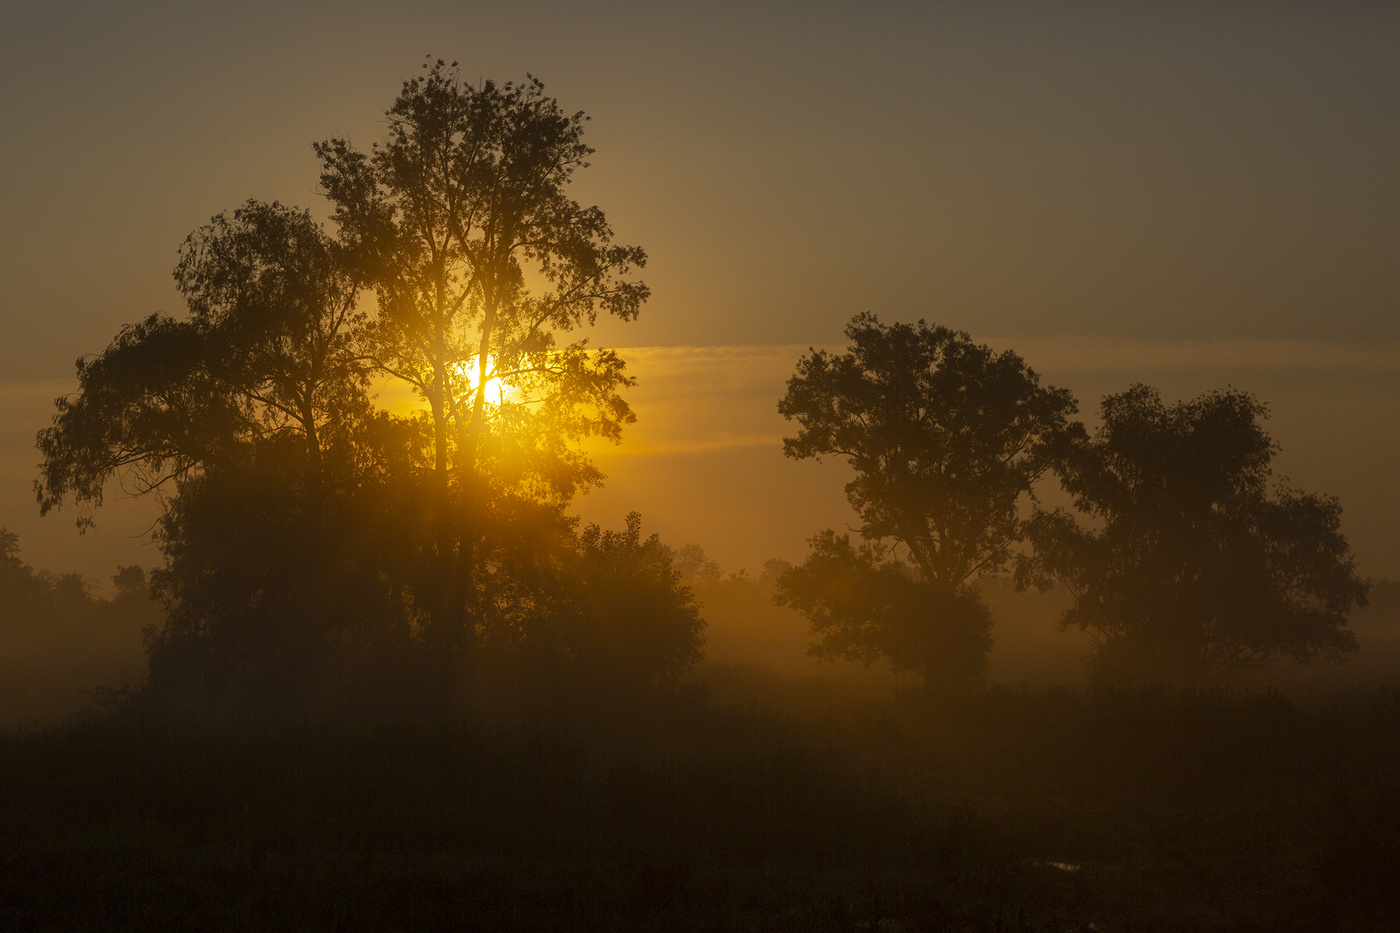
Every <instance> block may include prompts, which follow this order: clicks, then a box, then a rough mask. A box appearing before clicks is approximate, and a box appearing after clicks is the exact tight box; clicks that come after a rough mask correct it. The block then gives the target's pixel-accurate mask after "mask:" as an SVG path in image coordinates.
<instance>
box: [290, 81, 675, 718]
mask: <svg viewBox="0 0 1400 933" xmlns="http://www.w3.org/2000/svg"><path fill="white" fill-rule="evenodd" d="M424 69H425V73H424V74H422V75H420V76H418V77H415V78H413V79H411V80H409V81H406V82H404V85H403V89H402V91H401V92H400V94H399V97H398V99H397V100H396V101H395V102H394V104H393V106H392V107H390V108H389V110H388V112H387V116H388V122H389V130H388V135H387V138H386V139H385V140H384V141H383V142H381V143H378V144H376V145H375V147H374V148H373V149H372V150H371V151H370V152H369V153H365V152H363V151H361V150H358V149H356V148H355V147H354V146H352V145H351V144H350V143H349V142H348V141H347V140H344V139H332V140H328V141H325V142H322V143H319V144H317V145H316V147H315V148H316V152H317V154H318V155H319V157H320V159H321V163H322V168H321V187H322V190H323V191H324V192H325V194H326V196H327V197H328V198H329V199H330V201H331V203H332V205H333V206H334V220H335V222H336V224H337V225H338V226H339V228H340V231H341V239H342V241H343V242H345V243H346V244H347V246H348V248H349V251H350V255H351V256H353V257H354V261H355V263H356V267H357V269H358V270H359V274H360V275H361V277H362V279H363V280H364V281H365V282H367V283H370V284H371V285H372V286H373V287H374V289H375V291H376V294H377V296H378V304H379V310H378V316H377V319H376V322H375V327H374V340H373V347H374V353H375V357H376V362H377V364H378V366H379V368H380V369H381V370H382V371H384V372H386V373H388V374H390V375H392V376H395V377H398V378H399V379H402V380H404V381H405V382H407V383H408V384H409V385H411V386H412V387H413V388H414V389H416V390H417V391H418V392H419V393H420V394H421V395H422V397H423V398H424V399H425V400H426V402H427V404H428V407H429V409H430V412H431V418H432V424H433V436H434V453H435V461H434V474H433V475H434V482H435V487H436V491H437V498H438V503H437V505H436V506H435V511H436V513H437V515H438V522H437V531H436V533H435V535H434V538H435V539H436V557H435V561H436V563H437V568H438V569H437V572H436V574H435V578H436V583H435V588H436V593H435V595H432V596H430V597H429V598H428V602H429V604H430V605H432V606H433V609H432V610H431V612H430V615H431V617H432V622H431V625H430V626H429V636H430V638H431V640H432V641H433V642H434V643H435V644H436V648H435V651H436V653H437V654H438V655H439V656H440V657H441V659H442V663H443V665H444V670H443V676H444V679H445V684H444V686H445V688H446V689H448V690H449V691H455V688H454V687H453V686H452V681H454V680H456V679H458V678H459V677H460V673H459V671H460V669H461V668H462V667H463V665H462V664H460V663H459V659H460V658H461V657H462V655H463V654H464V653H465V652H467V651H468V650H469V649H470V647H471V645H472V643H473V641H474V630H475V628H476V626H477V625H478V624H480V622H481V620H482V618H483V617H484V615H485V614H486V610H487V608H489V607H487V606H486V605H485V604H486V603H487V602H489V600H490V599H491V598H492V597H491V595H490V594H489V593H486V592H485V591H484V589H483V579H484V576H485V574H486V572H488V571H489V568H487V567H485V564H486V563H487V561H488V560H489V555H488V553H487V551H488V548H489V540H488V539H489V535H488V533H487V532H486V530H485V526H486V525H487V524H489V522H490V516H489V514H487V513H489V511H490V510H491V509H492V508H495V507H497V506H498V505H500V504H501V498H502V495H505V496H506V497H509V496H522V495H523V496H525V497H529V498H534V497H538V496H539V495H541V494H543V495H544V496H546V497H548V498H552V499H553V500H554V501H555V502H556V504H557V505H558V506H559V507H561V508H562V506H563V504H564V503H566V502H567V501H568V499H569V497H570V496H571V495H572V494H573V492H574V491H575V490H576V489H577V488H579V486H581V485H583V486H586V485H590V484H592V483H595V482H597V481H598V480H599V479H601V474H599V473H598V472H597V471H596V469H594V468H593V467H592V466H591V464H590V463H589V462H588V460H587V459H586V458H585V457H584V456H583V455H582V454H581V453H580V452H579V451H578V450H577V448H576V447H571V446H570V444H569V443H568V442H569V441H571V440H573V439H576V438H577V437H579V436H582V435H590V434H591V435H602V436H604V437H608V438H610V439H613V440H618V439H619V438H620V436H621V430H622V427H623V425H625V424H627V423H629V422H631V421H632V420H634V416H633V415H632V412H631V410H630V408H628V406H627V403H626V402H625V400H623V398H622V397H621V394H620V390H621V389H622V388H624V387H626V386H628V385H630V384H631V379H630V378H629V377H628V376H626V375H625V372H624V366H623V362H622V360H621V359H619V358H618V356H617V355H616V354H615V353H613V352H611V351H601V352H590V350H589V349H588V347H587V341H586V339H585V340H576V341H574V342H571V343H561V341H560V340H559V335H561V334H564V333H568V332H572V331H575V330H577V329H579V328H580V327H583V326H584V325H590V324H592V323H594V322H595V321H596V319H597V315H598V314H599V313H600V312H605V313H609V314H613V315H616V316H617V317H619V318H621V319H622V320H631V319H633V318H635V317H636V315H637V313H638V311H639V309H640V307H641V305H642V303H643V301H645V299H646V298H647V295H648V290H647V288H646V286H645V285H643V284H642V283H641V282H639V281H635V280H634V279H632V278H631V277H630V274H631V273H632V271H633V270H634V269H637V268H640V267H642V266H644V265H645V263H646V254H645V252H644V251H643V250H642V249H641V248H640V247H635V246H622V245H618V244H615V243H614V242H613V240H612V228H611V227H610V226H609V224H608V221H607V218H606V217H605V215H604V214H603V212H602V210H600V209H599V208H598V207H589V206H583V205H581V204H580V203H579V202H577V201H575V200H574V199H573V198H571V197H569V195H568V190H567V189H568V185H569V183H570V181H571V180H572V178H573V175H574V173H575V172H576V171H578V170H579V169H580V168H583V167H585V166H586V165H587V164H588V163H587V161H586V160H587V157H588V156H589V155H590V154H591V153H592V151H593V150H592V149H590V148H589V147H588V146H587V145H586V144H585V143H584V142H583V130H584V123H585V118H584V116H583V115H582V114H581V113H575V114H572V115H570V114H567V113H565V112H564V111H563V110H561V109H560V107H559V104H558V102H557V101H555V100H554V99H553V98H551V97H548V96H546V95H545V93H544V87H543V85H542V84H541V83H540V82H539V81H538V80H536V79H534V78H528V79H527V80H526V81H525V82H524V83H521V84H513V83H506V84H504V85H497V84H495V83H494V82H492V81H485V82H483V83H482V84H481V85H480V86H479V87H473V86H471V85H470V84H464V83H463V82H462V81H461V78H460V75H459V73H458V71H457V66H456V65H455V63H454V64H453V65H451V66H449V65H447V64H445V63H444V62H442V61H438V62H436V63H434V64H431V65H428V64H425V65H424ZM506 384H509V385H510V386H511V388H512V390H513V392H514V397H513V398H511V399H506V398H505V397H504V389H503V388H501V389H499V390H497V391H496V392H495V393H494V394H495V395H496V398H495V399H494V400H493V399H491V397H490V396H491V395H492V394H493V393H492V391H491V389H490V387H491V386H492V385H496V386H501V387H503V386H504V385H506ZM493 401H494V403H493ZM493 429H494V430H493Z"/></svg>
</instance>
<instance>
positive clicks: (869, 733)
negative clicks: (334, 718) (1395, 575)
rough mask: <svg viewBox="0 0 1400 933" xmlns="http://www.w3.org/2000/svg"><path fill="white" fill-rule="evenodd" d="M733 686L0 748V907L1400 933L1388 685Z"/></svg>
mask: <svg viewBox="0 0 1400 933" xmlns="http://www.w3.org/2000/svg"><path fill="white" fill-rule="evenodd" d="M742 681H743V677H742V676H741V675H734V674H731V675H729V677H728V680H727V681H726V682H725V683H724V684H723V685H722V686H723V688H724V689H723V692H724V693H725V694H726V695H728V696H734V695H736V694H742V693H743V692H745V691H747V693H748V702H746V703H744V704H741V706H740V707H739V710H742V711H736V710H735V709H733V708H719V707H717V706H715V705H713V704H712V703H711V702H709V701H708V700H707V699H706V697H705V695H704V693H703V692H702V691H698V690H689V691H685V692H683V693H682V694H681V695H679V696H671V697H666V698H661V699H656V700H654V701H652V702H650V703H648V704H637V703H632V704H628V705H626V706H624V707H613V708H604V707H602V706H597V707H590V706H589V704H587V703H581V704H579V705H578V707H577V708H576V709H575V710H573V711H572V712H571V714H570V716H569V717H566V718H567V720H568V721H567V722H565V721H564V720H562V719H561V720H559V721H551V724H549V725H546V724H544V723H543V722H542V721H538V720H537V721H534V722H521V721H516V722H514V723H513V724H510V725H503V724H499V723H498V724H496V725H493V726H484V725H476V726H465V725H442V724H437V725H431V726H430V725H424V724H416V725H408V726H406V725H403V724H402V723H399V724H389V723H377V724H372V723H364V722H354V723H351V722H323V723H319V724H315V725H311V724H299V725H295V726H288V725H285V724H283V725H279V726H272V725H268V724H261V725H254V724H248V723H244V724H241V725H237V726H231V725H227V724H225V725H221V726H213V725H209V724H205V725H202V726H200V727H192V726H189V725H187V724H186V725H180V726H176V725H174V724H172V723H170V722H169V721H160V720H159V719H158V718H157V717H152V716H148V715H145V714H141V715H137V714H133V713H132V712H131V711H130V710H127V711H125V712H123V713H121V714H119V715H116V716H112V717H108V718H105V719H101V720H91V721H87V722H83V723H77V724H73V725H70V726H67V727H64V728H61V729H56V730H51V731H47V732H43V733H37V734H19V735H13V736H10V737H7V738H4V739H0V928H3V929H13V930H50V929H53V930H72V929H80V930H81V929H93V930H98V929H100V930H121V929H132V930H138V929H139V930H163V929H180V930H185V929H189V930H267V929H288V930H415V931H416V930H455V929H465V930H471V929H482V930H505V931H509V930H595V929H596V930H666V929H678V930H801V931H806V930H812V931H826V930H830V931H846V930H880V931H899V930H905V931H920V930H922V931H943V930H949V931H952V930H959V931H961V930H988V931H992V930H1006V931H1010V930H1035V931H1068V930H1091V929H1092V930H1100V931H1119V930H1122V931H1128V930H1136V931H1145V930H1163V931H1165V930H1230V931H1243V930H1300V931H1301V930H1308V931H1311V930H1372V929H1375V930H1384V929H1392V928H1393V923H1394V918H1393V914H1392V912H1391V910H1390V901H1391V890H1392V888H1393V884H1394V879H1395V878H1396V877H1397V871H1398V870H1400V841H1397V840H1400V694H1396V693H1393V692H1373V693H1367V694H1359V693H1358V694H1355V695H1352V696H1350V697H1347V698H1344V699H1342V700H1340V701H1338V702H1336V703H1332V704H1323V705H1319V706H1318V707H1317V708H1315V709H1312V708H1309V709H1302V708H1299V707H1297V706H1295V705H1294V704H1292V703H1290V702H1289V701H1287V700H1284V699H1282V698H1280V697H1278V696H1276V695H1271V696H1220V695H1207V696H1202V695H1190V696H1183V695H1175V694H1167V693H1123V694H1096V695H1093V696H1087V697H1086V696H1083V695H1077V694H1072V693H1068V692H1051V693H1034V694H1031V693H1014V692H991V693H986V694H982V695H979V696H976V697H972V698H964V699H962V700H959V701H944V702H943V703H941V704H937V705H936V706H933V707H931V706H930V705H929V703H928V701H926V700H924V699H923V698H917V697H912V696H910V697H902V698H899V699H896V700H893V701H891V700H884V701H875V700H870V699H864V700H862V699H859V698H854V697H843V696H837V695H833V694H832V693H831V691H828V690H825V689H813V688H810V687H809V688H808V690H807V692H804V691H803V689H802V688H801V687H794V686H791V685H788V686H782V687H780V686H778V685H774V684H765V683H762V682H759V681H753V682H742ZM736 683H737V686H736ZM717 692H719V691H717Z"/></svg>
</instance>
